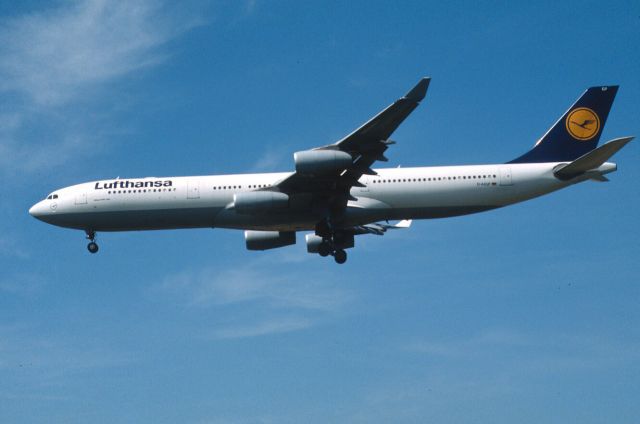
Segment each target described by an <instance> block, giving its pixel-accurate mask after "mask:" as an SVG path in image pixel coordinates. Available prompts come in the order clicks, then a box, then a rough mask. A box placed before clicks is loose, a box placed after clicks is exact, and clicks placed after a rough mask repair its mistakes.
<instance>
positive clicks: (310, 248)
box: [305, 234, 323, 253]
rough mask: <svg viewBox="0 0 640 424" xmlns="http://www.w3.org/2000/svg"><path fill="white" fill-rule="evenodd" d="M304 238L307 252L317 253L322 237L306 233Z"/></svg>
mask: <svg viewBox="0 0 640 424" xmlns="http://www.w3.org/2000/svg"><path fill="white" fill-rule="evenodd" d="M305 240H306V241H307V252H309V253H318V251H319V250H318V249H320V245H321V244H322V243H323V240H322V237H320V236H317V235H315V234H307V235H306V236H305Z"/></svg>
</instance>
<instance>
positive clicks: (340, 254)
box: [333, 249, 347, 264]
mask: <svg viewBox="0 0 640 424" xmlns="http://www.w3.org/2000/svg"><path fill="white" fill-rule="evenodd" d="M333 259H335V261H336V263H337V264H343V263H345V262H347V252H345V251H344V250H342V249H338V250H336V252H335V253H334V254H333Z"/></svg>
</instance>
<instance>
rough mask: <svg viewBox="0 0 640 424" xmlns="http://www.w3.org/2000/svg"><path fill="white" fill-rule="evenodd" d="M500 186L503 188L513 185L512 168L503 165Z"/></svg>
mask: <svg viewBox="0 0 640 424" xmlns="http://www.w3.org/2000/svg"><path fill="white" fill-rule="evenodd" d="M500 185H502V186H510V185H513V179H512V177H511V167H510V166H506V165H503V166H501V167H500Z"/></svg>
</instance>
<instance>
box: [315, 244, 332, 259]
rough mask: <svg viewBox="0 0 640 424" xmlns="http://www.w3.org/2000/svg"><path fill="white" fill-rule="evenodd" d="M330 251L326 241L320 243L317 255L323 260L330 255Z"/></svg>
mask: <svg viewBox="0 0 640 424" xmlns="http://www.w3.org/2000/svg"><path fill="white" fill-rule="evenodd" d="M331 250H332V249H331V244H329V243H328V242H326V241H324V242H322V244H321V245H320V246H318V254H319V255H320V256H322V257H323V258H324V257H327V256H329V255H330V254H331Z"/></svg>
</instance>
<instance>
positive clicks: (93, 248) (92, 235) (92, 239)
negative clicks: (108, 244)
mask: <svg viewBox="0 0 640 424" xmlns="http://www.w3.org/2000/svg"><path fill="white" fill-rule="evenodd" d="M86 233H87V240H89V244H87V250H88V251H89V252H91V253H98V249H99V248H98V243H96V232H95V231H93V230H87V231H86Z"/></svg>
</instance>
